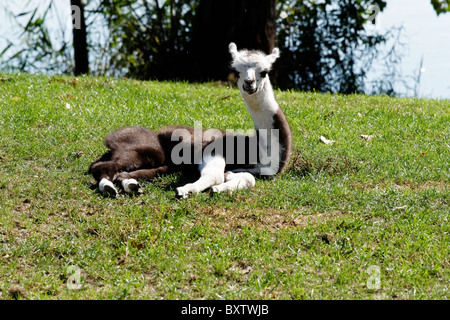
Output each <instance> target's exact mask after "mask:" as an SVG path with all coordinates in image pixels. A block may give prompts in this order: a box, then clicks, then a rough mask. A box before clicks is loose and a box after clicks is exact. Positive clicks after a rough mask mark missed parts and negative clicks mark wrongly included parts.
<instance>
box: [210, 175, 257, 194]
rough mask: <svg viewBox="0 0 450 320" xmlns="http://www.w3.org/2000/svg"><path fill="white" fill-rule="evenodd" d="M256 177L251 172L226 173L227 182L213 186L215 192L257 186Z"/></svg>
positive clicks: (212, 189)
mask: <svg viewBox="0 0 450 320" xmlns="http://www.w3.org/2000/svg"><path fill="white" fill-rule="evenodd" d="M255 183H256V181H255V177H254V176H253V175H252V174H251V173H249V172H238V173H234V172H231V171H228V172H226V173H225V182H224V183H221V184H219V185H217V186H214V187H212V188H211V191H212V192H214V193H219V192H230V191H234V190H240V189H250V188H253V187H254V186H255Z"/></svg>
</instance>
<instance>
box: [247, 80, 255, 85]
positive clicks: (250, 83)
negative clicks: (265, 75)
mask: <svg viewBox="0 0 450 320" xmlns="http://www.w3.org/2000/svg"><path fill="white" fill-rule="evenodd" d="M244 81H245V83H246V84H247V85H252V84H253V83H255V80H254V79H245V80H244Z"/></svg>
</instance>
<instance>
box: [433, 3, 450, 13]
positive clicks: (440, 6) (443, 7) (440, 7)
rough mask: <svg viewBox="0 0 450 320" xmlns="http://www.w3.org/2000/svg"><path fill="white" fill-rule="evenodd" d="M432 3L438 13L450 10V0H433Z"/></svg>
mask: <svg viewBox="0 0 450 320" xmlns="http://www.w3.org/2000/svg"><path fill="white" fill-rule="evenodd" d="M431 4H432V5H433V8H434V11H436V14H437V15H440V14H441V13H446V12H450V0H431Z"/></svg>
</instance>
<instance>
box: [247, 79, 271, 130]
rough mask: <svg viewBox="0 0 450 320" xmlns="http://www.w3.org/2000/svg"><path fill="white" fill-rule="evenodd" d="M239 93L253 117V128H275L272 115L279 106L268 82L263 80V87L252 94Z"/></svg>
mask: <svg viewBox="0 0 450 320" xmlns="http://www.w3.org/2000/svg"><path fill="white" fill-rule="evenodd" d="M241 93H242V97H243V98H244V101H245V104H246V105H247V110H248V112H249V113H250V115H251V117H252V119H253V124H254V125H255V129H256V130H259V129H276V128H274V121H273V117H274V115H276V114H277V112H278V110H280V107H279V106H278V103H277V101H276V100H275V96H274V94H273V89H272V86H271V84H270V82H269V81H268V80H267V81H265V83H264V86H263V89H262V90H258V92H256V93H254V94H251V95H250V94H248V93H247V92H245V91H241Z"/></svg>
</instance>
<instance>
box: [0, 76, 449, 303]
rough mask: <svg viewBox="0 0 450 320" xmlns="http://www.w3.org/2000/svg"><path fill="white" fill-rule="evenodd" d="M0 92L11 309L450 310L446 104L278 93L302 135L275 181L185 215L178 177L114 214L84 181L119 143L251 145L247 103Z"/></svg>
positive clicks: (112, 204) (13, 86) (194, 90)
mask: <svg viewBox="0 0 450 320" xmlns="http://www.w3.org/2000/svg"><path fill="white" fill-rule="evenodd" d="M0 78H8V79H9V80H8V81H4V80H2V81H0V274H1V276H0V299H448V298H449V296H450V293H449V287H450V280H449V279H450V253H449V251H450V249H449V248H450V237H449V229H450V228H449V221H448V218H449V206H448V204H449V192H448V191H449V167H450V166H449V159H450V152H449V147H450V146H449V141H450V135H449V123H450V121H449V120H450V119H449V110H450V101H448V100H447V101H445V100H441V101H437V100H421V99H399V98H389V97H379V96H371V97H367V96H363V95H352V96H342V95H331V94H317V93H298V92H276V98H277V100H278V102H279V103H280V105H281V107H282V108H283V110H284V111H285V113H286V116H287V118H288V120H289V121H290V124H291V127H292V130H293V135H294V152H293V156H292V161H291V164H290V166H289V168H288V170H287V172H286V173H285V174H283V175H282V176H281V177H279V178H278V179H276V180H273V181H257V184H256V187H255V188H254V189H253V190H242V191H239V192H237V193H235V194H220V195H217V196H214V197H210V196H209V194H208V193H202V194H199V195H196V196H193V197H190V198H189V199H186V200H182V201H181V200H177V199H175V197H174V195H175V193H174V190H175V188H176V187H177V186H178V185H180V184H181V183H183V182H184V180H183V177H180V176H179V175H172V176H166V177H162V178H159V179H158V180H156V181H155V182H154V183H148V182H147V183H143V191H144V193H143V195H141V196H139V197H128V196H120V197H119V198H117V199H108V198H104V197H102V196H101V195H100V194H99V193H98V192H97V191H96V190H95V189H93V184H94V180H93V178H92V177H91V176H89V175H88V174H87V173H86V171H87V168H88V166H89V164H90V162H92V161H93V160H95V159H97V157H98V156H99V155H101V154H102V153H103V152H104V151H105V147H104V145H103V138H104V136H105V135H106V134H107V133H108V132H109V131H111V130H113V129H116V128H120V127H124V126H129V125H139V126H145V127H148V128H151V129H155V130H157V129H159V128H160V127H162V126H165V125H170V124H184V125H193V123H194V121H202V125H203V127H204V128H209V127H214V128H220V129H250V128H252V120H251V118H250V116H249V115H248V113H247V111H246V109H245V107H244V104H243V101H242V98H241V97H240V93H239V91H238V90H237V89H236V88H232V87H230V86H226V85H218V84H214V83H209V84H186V83H159V82H138V81H131V80H126V79H120V80H119V79H111V78H90V77H81V78H79V79H78V80H76V79H73V78H66V77H47V76H34V75H25V74H15V75H8V74H3V75H1V74H0ZM361 134H366V135H375V137H374V138H373V139H372V140H370V141H366V140H363V139H361V138H360V135H361ZM321 135H323V136H325V137H326V138H328V139H332V140H335V141H336V142H335V143H334V144H333V145H325V144H323V143H321V142H320V141H319V136H321ZM370 266H375V267H377V268H379V270H380V287H379V288H378V287H373V286H371V284H372V283H373V281H372V280H373V275H371V274H370V272H369V270H370V268H369V267H370ZM71 267H76V268H79V269H77V270H78V271H79V274H78V275H79V277H80V278H79V282H76V283H77V284H78V283H80V284H81V285H82V288H81V289H79V290H74V289H70V288H69V287H70V285H69V286H68V283H69V284H70V283H71V280H73V279H77V278H76V277H77V276H78V275H77V274H72V273H71V272H73V271H71V270H74V269H71ZM371 281H372V282H371Z"/></svg>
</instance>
